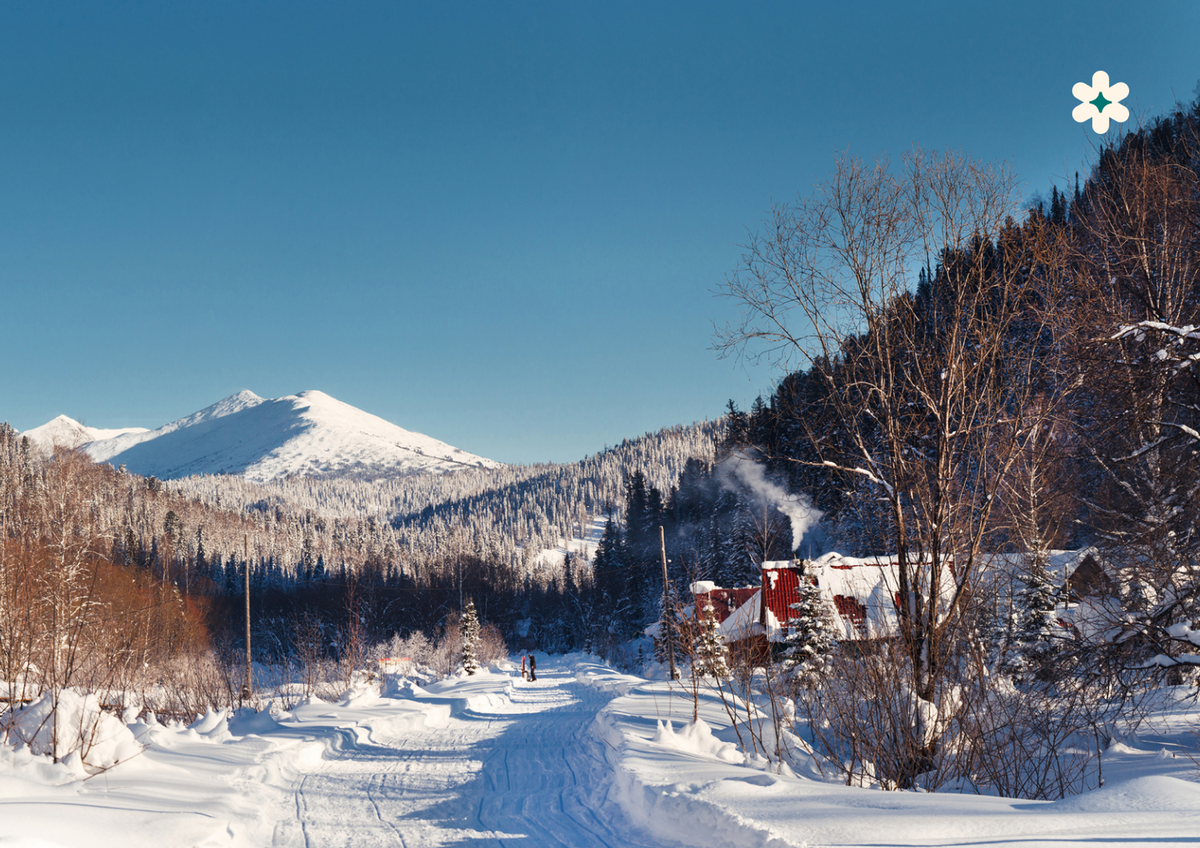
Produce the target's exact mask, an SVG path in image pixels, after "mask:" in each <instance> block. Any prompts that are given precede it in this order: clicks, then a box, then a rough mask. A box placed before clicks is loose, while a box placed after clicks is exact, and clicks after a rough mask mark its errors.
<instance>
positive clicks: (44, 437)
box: [21, 415, 149, 449]
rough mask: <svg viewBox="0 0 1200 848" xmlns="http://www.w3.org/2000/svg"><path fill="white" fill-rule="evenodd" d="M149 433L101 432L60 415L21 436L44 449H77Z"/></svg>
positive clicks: (138, 430)
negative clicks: (102, 441)
mask: <svg viewBox="0 0 1200 848" xmlns="http://www.w3.org/2000/svg"><path fill="white" fill-rule="evenodd" d="M146 432H149V431H148V430H147V429H146V428H145V427H128V428H125V429H123V430H101V429H99V428H98V427H88V426H87V425H85V424H80V423H79V422H78V421H76V420H75V419H74V418H68V417H67V416H65V415H60V416H58V417H57V418H55V419H53V420H51V421H47V422H46V423H45V424H43V425H42V426H41V427H34V428H33V429H32V430H26V431H25V432H24V433H22V434H21V435H23V436H28V437H29V439H30V441H32V442H33V443H34V444H37V445H39V446H40V447H42V448H44V449H49V448H52V447H55V446H62V447H64V448H77V447H79V446H80V445H86V444H87V443H88V442H95V441H98V440H101V439H113V438H115V437H117V436H124V435H129V434H138V433H146Z"/></svg>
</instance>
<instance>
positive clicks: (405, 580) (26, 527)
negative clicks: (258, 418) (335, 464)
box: [0, 422, 722, 679]
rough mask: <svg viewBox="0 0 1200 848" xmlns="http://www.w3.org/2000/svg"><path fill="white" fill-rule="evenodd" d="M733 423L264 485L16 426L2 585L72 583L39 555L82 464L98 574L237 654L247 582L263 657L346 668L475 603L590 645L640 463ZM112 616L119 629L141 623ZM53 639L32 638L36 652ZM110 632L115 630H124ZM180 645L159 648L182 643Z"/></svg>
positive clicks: (703, 449)
mask: <svg viewBox="0 0 1200 848" xmlns="http://www.w3.org/2000/svg"><path fill="white" fill-rule="evenodd" d="M721 427H722V424H721V422H712V423H707V422H706V423H703V424H697V425H693V426H691V427H673V428H668V429H666V430H663V431H661V432H658V433H653V434H647V435H646V436H644V437H642V438H640V439H635V440H627V441H625V442H623V443H622V444H620V445H618V446H616V447H615V448H612V449H610V450H606V451H604V452H602V453H600V454H597V455H595V456H592V457H589V458H587V459H585V460H583V461H581V462H578V463H573V464H571V465H567V466H551V465H543V466H531V467H521V466H510V467H507V468H504V469H499V470H497V471H490V472H489V471H480V470H467V471H463V472H459V473H456V474H448V475H441V476H432V475H430V476H418V477H409V478H402V479H400V480H395V479H392V480H378V481H363V480H350V479H334V480H321V481H314V480H307V479H290V480H283V481H279V482H276V483H272V484H254V483H250V482H248V481H245V480H243V479H241V478H237V477H201V478H188V479H185V480H181V481H168V482H164V481H159V480H156V479H154V478H142V477H139V476H137V475H133V474H128V473H126V472H124V471H122V470H114V469H112V468H111V467H108V466H93V465H91V464H90V463H89V462H88V461H87V460H86V458H82V457H80V456H78V455H76V454H74V453H71V452H67V451H62V450H59V451H57V452H56V453H54V454H53V455H50V456H44V455H42V454H41V453H40V452H38V451H37V450H36V449H35V448H34V447H33V446H32V445H31V444H30V443H29V442H28V441H27V440H24V439H22V438H21V437H20V436H19V435H17V434H16V433H15V432H14V431H13V430H12V429H11V428H9V427H7V426H5V427H4V428H3V429H0V449H2V451H3V459H2V460H0V496H2V497H0V537H2V538H3V539H4V542H5V545H6V547H5V554H4V559H3V560H2V561H0V585H2V586H3V587H6V588H9V589H11V588H12V587H14V586H17V585H27V584H28V585H31V581H33V582H38V583H39V585H45V586H52V585H55V584H56V582H57V581H58V578H57V577H54V576H53V575H52V573H51V572H45V573H40V572H39V571H38V569H39V568H40V566H36V565H35V563H36V562H39V561H40V560H39V559H38V556H40V554H38V555H35V554H34V553H32V551H34V548H36V544H35V542H34V540H38V539H45V538H50V537H52V536H53V534H54V532H59V531H52V530H51V529H50V528H49V526H48V525H47V521H49V519H48V518H47V517H46V515H45V510H44V509H43V508H42V506H39V505H40V504H42V500H39V499H41V498H43V496H44V493H45V492H46V491H47V484H46V483H45V481H46V480H48V479H57V478H56V477H55V475H56V474H59V473H61V472H62V471H63V470H64V469H67V468H70V469H73V471H72V474H74V475H75V476H74V477H73V478H72V479H73V480H74V482H73V483H72V485H73V486H74V489H73V490H72V494H71V500H72V502H74V503H76V504H77V505H78V508H79V509H85V510H86V511H87V514H88V522H87V523H86V524H80V523H78V522H75V523H74V524H72V525H71V526H72V528H73V529H72V531H71V532H72V533H75V534H77V536H78V539H77V540H76V542H75V544H77V545H79V546H81V549H83V550H86V551H87V557H86V559H87V562H88V563H90V565H89V568H90V571H88V573H89V574H92V575H93V576H94V575H96V574H100V573H102V572H103V573H105V574H112V575H120V576H121V579H124V580H127V581H128V582H129V583H130V585H131V586H140V587H142V590H144V591H150V592H153V593H157V595H156V597H157V596H159V595H161V596H162V597H163V598H169V599H170V603H166V602H165V601H164V602H162V603H159V602H157V601H156V602H154V603H145V604H142V607H141V608H144V609H146V610H153V611H155V612H154V614H155V615H160V614H162V615H165V614H166V612H167V611H169V610H175V611H176V612H177V613H178V615H179V616H182V619H181V621H182V622H183V623H179V622H175V623H173V624H171V627H184V628H185V629H187V630H188V632H189V634H190V636H189V638H190V639H191V642H190V643H189V644H190V645H191V647H190V648H189V649H188V650H200V651H203V650H206V649H207V648H208V647H209V646H211V647H213V648H215V649H216V653H217V656H219V657H235V656H237V655H238V654H239V652H240V651H241V650H242V646H243V644H244V636H243V633H244V613H243V612H242V610H243V609H244V598H245V595H244V592H245V589H244V587H245V584H246V579H247V576H248V578H249V585H250V594H251V599H252V615H251V625H252V643H253V648H254V652H255V656H256V658H258V659H260V660H262V661H264V662H271V663H288V662H293V661H297V660H298V659H299V658H301V657H308V658H311V657H320V658H330V659H336V660H341V659H343V658H344V657H346V656H350V655H353V654H355V653H356V652H359V651H361V650H363V649H364V647H366V646H369V645H372V644H376V643H380V642H383V641H385V640H388V639H389V638H390V637H392V636H393V634H396V633H399V634H401V635H405V634H410V633H414V632H421V633H424V634H426V635H429V636H432V635H434V634H436V633H438V632H440V631H441V629H443V624H444V622H445V620H446V619H447V617H448V615H449V614H451V613H452V612H453V611H456V610H461V609H462V605H463V604H464V603H465V601H466V600H473V601H474V602H475V604H476V607H477V608H478V610H479V612H480V615H481V617H482V618H483V619H484V620H485V621H488V622H491V623H494V624H496V625H498V626H500V627H501V628H502V629H503V632H504V635H505V637H506V638H507V639H508V640H509V641H510V643H512V642H513V641H514V639H517V638H520V636H519V634H531V635H532V637H533V638H535V639H541V640H542V642H543V644H544V645H546V646H559V647H564V648H572V647H580V646H582V645H583V644H584V642H585V641H587V640H589V639H591V638H592V635H593V634H592V630H593V627H592V623H591V620H590V617H589V616H588V613H587V611H588V610H589V609H590V604H591V601H590V598H587V597H582V596H581V593H585V592H586V591H587V590H588V587H590V586H591V583H592V578H591V568H590V564H589V562H588V560H589V556H588V543H587V541H586V539H587V538H588V537H589V536H590V535H591V533H592V530H593V527H592V524H593V522H595V521H596V520H597V519H596V516H597V515H606V514H612V513H613V512H614V511H618V510H619V509H620V506H619V504H620V503H621V501H622V498H621V493H622V486H623V481H624V478H625V476H626V475H627V473H628V469H629V468H630V467H631V466H634V465H635V464H636V467H638V468H645V469H646V473H647V474H650V475H651V476H652V479H654V480H657V481H669V480H671V479H672V478H673V477H675V476H676V475H678V474H679V473H680V470H681V469H682V468H683V465H684V463H685V462H686V461H687V459H688V458H689V457H691V456H695V455H699V456H709V457H711V455H712V451H713V446H714V439H715V437H716V436H717V434H719V433H720V432H721ZM18 517H21V518H20V520H18ZM35 519H36V520H35ZM572 539H575V541H574V542H572V541H571V540H572ZM37 544H40V543H37ZM592 544H594V539H593V541H592ZM30 546H33V547H30ZM568 549H569V550H568ZM15 551H25V552H26V553H23V554H21V556H17V554H16V553H14V552H15ZM548 552H549V554H548ZM555 552H556V553H555ZM80 573H82V572H80ZM12 575H22V576H20V577H19V578H18V577H13V576H12ZM93 582H94V583H95V585H94V586H93V588H95V589H96V591H99V592H100V593H101V595H103V596H104V598H105V600H103V601H97V600H96V599H95V598H91V599H89V600H88V601H87V604H88V605H91V606H89V608H98V607H95V604H97V603H99V604H100V606H104V605H105V604H110V603H112V602H111V601H110V600H109V599H107V598H108V594H109V589H108V588H105V586H107V583H106V582H105V581H103V580H101V581H98V582H96V581H93ZM89 585H91V584H89ZM27 602H28V598H24V600H22V599H19V598H16V597H15V596H13V598H12V599H11V600H10V602H9V606H8V608H9V609H22V610H30V609H33V607H31V606H29V605H28V603H27ZM35 606H36V605H35ZM113 609H114V610H115V609H124V607H120V606H119V605H118V606H117V607H113ZM172 615H174V613H172ZM110 618H111V621H112V622H113V626H114V627H115V628H117V629H118V630H119V629H120V625H121V622H122V621H126V622H128V621H130V620H132V619H128V618H127V617H125V616H123V615H121V614H117V613H114V614H113V615H112V616H110ZM88 620H89V621H91V619H88ZM76 624H79V621H78V620H77V621H76ZM163 626H164V627H165V626H166V625H163ZM85 629H88V630H89V632H90V630H91V629H92V625H91V624H88V625H87V626H86V628H85ZM156 629H159V628H158V625H155V626H153V627H152V626H149V625H139V626H138V627H131V628H130V630H129V632H130V633H131V634H132V633H134V632H150V631H155V630H156ZM40 632H41V631H39V630H38V629H37V628H33V629H31V630H29V634H31V635H30V636H29V639H28V642H29V644H30V645H33V644H37V643H38V641H39V639H38V636H37V634H39V633H40ZM96 635H97V638H99V631H97V632H96ZM105 638H117V637H116V635H115V631H114V633H111V634H109V636H106V637H105ZM172 639H174V641H170V642H169V644H168V645H167V647H165V648H163V649H162V653H161V656H162V657H166V656H169V655H171V652H172V650H174V647H173V646H176V645H178V644H179V642H178V639H177V638H175V637H172ZM15 644H17V643H16V642H13V641H11V640H6V641H5V645H6V646H7V647H8V648H11V649H12V651H10V653H11V654H12V656H13V657H14V659H13V661H12V663H11V664H10V668H11V669H16V668H19V667H21V663H22V662H24V661H26V660H29V658H30V657H29V656H28V655H27V653H22V652H21V651H19V650H17V649H16V648H13V646H14V645H15ZM98 644H99V643H98ZM14 651H15V653H13V652H14ZM110 653H111V652H110ZM142 653H145V652H144V651H143V652H142ZM18 656H19V657H23V658H24V659H23V660H19V659H16V657H18ZM142 659H143V660H145V659H146V657H145V656H143V657H142ZM35 665H37V667H39V668H44V667H46V666H44V664H43V663H40V662H39V663H35ZM13 673H15V672H13ZM6 679H12V678H11V677H10V678H6Z"/></svg>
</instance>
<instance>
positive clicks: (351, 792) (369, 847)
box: [276, 663, 662, 848]
mask: <svg viewBox="0 0 1200 848" xmlns="http://www.w3.org/2000/svg"><path fill="white" fill-rule="evenodd" d="M539 672H540V674H539V678H538V681H537V682H535V683H522V682H518V683H516V685H515V686H514V689H513V691H512V693H511V698H510V699H509V700H508V701H507V702H504V703H499V704H494V705H492V706H487V707H479V706H475V707H472V708H470V709H467V710H462V711H460V712H459V713H458V714H457V715H456V716H455V717H453V718H451V719H449V722H448V724H447V725H446V726H445V727H441V728H426V729H422V730H418V731H412V732H407V733H404V734H402V735H400V736H397V737H396V738H392V739H387V740H386V741H384V742H378V741H374V742H371V743H364V742H363V741H362V740H360V741H359V742H358V743H357V744H354V745H343V746H339V750H338V752H337V754H336V756H335V757H334V758H332V759H329V760H326V761H324V762H323V763H322V764H321V767H320V769H319V770H318V771H316V772H313V773H311V774H309V775H306V776H305V777H304V779H303V780H302V781H301V782H300V784H299V785H298V787H297V790H296V793H297V799H296V810H297V818H298V819H299V821H298V822H296V823H294V824H293V825H291V826H288V827H283V828H280V829H279V830H277V834H276V845H279V846H293V845H295V846H299V845H303V846H304V848H331V846H338V848H340V847H341V846H351V845H352V846H355V848H374V846H388V847H389V848H391V846H400V848H431V847H432V846H443V845H462V844H471V845H496V846H502V847H503V848H535V846H536V848H547V847H548V846H565V848H656V846H661V845H662V843H661V842H659V841H657V840H655V839H654V838H653V837H650V836H649V835H647V834H644V833H642V832H641V831H639V830H637V829H635V828H634V827H633V826H632V825H631V824H630V823H629V822H628V821H627V820H626V818H625V816H624V814H623V813H622V812H621V811H620V809H619V808H618V807H617V806H616V805H615V804H613V803H612V802H610V801H609V800H608V788H609V785H610V780H611V776H610V772H609V766H608V763H607V761H606V760H605V758H604V757H603V752H601V751H599V750H598V746H599V744H600V742H599V740H597V739H596V738H595V736H594V735H593V732H592V722H593V721H594V719H595V716H596V713H597V711H598V710H599V709H600V708H601V707H602V706H603V705H604V704H606V703H607V702H608V697H607V696H605V695H603V694H599V693H596V692H594V691H593V690H590V689H588V688H587V687H584V686H581V685H580V684H579V683H577V682H576V680H575V678H574V674H573V672H572V671H570V670H569V669H559V668H555V667H552V665H551V664H550V663H547V664H546V668H545V669H539ZM376 738H378V734H376ZM297 825H298V826H297Z"/></svg>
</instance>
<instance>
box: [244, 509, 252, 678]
mask: <svg viewBox="0 0 1200 848" xmlns="http://www.w3.org/2000/svg"><path fill="white" fill-rule="evenodd" d="M242 555H243V556H244V557H245V560H246V572H245V577H246V586H245V588H246V683H245V686H243V687H242V701H243V702H244V701H248V700H249V699H250V694H251V692H253V688H252V685H251V678H250V535H249V534H248V533H247V534H244V535H243V536H242Z"/></svg>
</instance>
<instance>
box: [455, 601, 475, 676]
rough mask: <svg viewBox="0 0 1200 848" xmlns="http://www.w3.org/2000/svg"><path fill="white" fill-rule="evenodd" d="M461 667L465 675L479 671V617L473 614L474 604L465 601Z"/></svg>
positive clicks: (460, 623)
mask: <svg viewBox="0 0 1200 848" xmlns="http://www.w3.org/2000/svg"><path fill="white" fill-rule="evenodd" d="M459 627H461V628H462V665H463V671H465V672H466V673H467V674H474V673H475V672H477V671H479V616H478V615H477V614H476V613H475V602H474V601H467V608H466V609H464V610H463V614H462V621H461V622H459Z"/></svg>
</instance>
